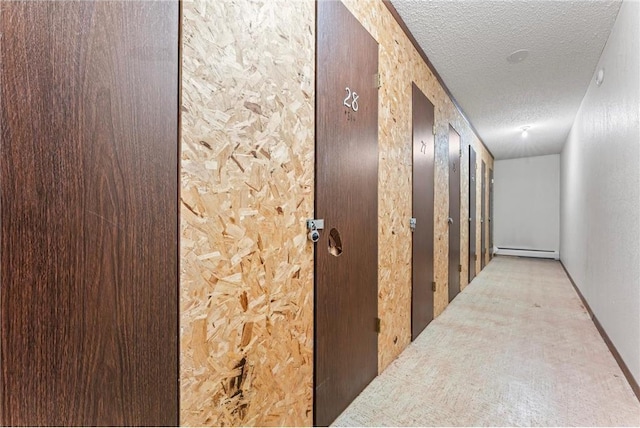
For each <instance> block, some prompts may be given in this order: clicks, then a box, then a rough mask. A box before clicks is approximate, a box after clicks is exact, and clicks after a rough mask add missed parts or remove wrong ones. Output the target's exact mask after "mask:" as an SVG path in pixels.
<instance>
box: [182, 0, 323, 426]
mask: <svg viewBox="0 0 640 428" xmlns="http://www.w3.org/2000/svg"><path fill="white" fill-rule="evenodd" d="M182 33H183V35H182V37H183V40H182V43H183V44H182V49H183V50H182V56H183V63H182V194H181V205H180V206H181V219H182V221H181V236H182V238H181V260H182V263H181V285H180V294H181V298H180V313H181V317H180V318H181V334H180V344H181V367H180V384H181V394H180V399H181V406H180V407H181V415H180V422H181V425H196V426H207V425H208V426H211V425H227V426H229V425H243V426H247V425H310V424H311V423H312V382H313V250H312V248H313V247H312V245H311V243H310V242H309V241H308V240H307V238H306V227H305V219H306V218H310V217H311V216H312V215H313V198H314V194H313V186H314V181H313V180H314V96H315V95H314V81H315V76H314V72H315V65H314V64H315V57H314V55H315V52H314V50H315V4H314V2H313V1H311V0H304V1H296V2H288V1H270V2H256V1H248V0H228V1H222V2H212V1H207V0H196V1H188V2H184V3H183V20H182Z"/></svg>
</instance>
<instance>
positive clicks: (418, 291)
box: [411, 83, 435, 340]
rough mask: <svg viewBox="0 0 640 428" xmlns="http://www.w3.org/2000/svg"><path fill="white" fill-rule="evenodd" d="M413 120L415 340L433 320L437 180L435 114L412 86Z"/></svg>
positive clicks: (413, 302) (413, 303) (413, 318)
mask: <svg viewBox="0 0 640 428" xmlns="http://www.w3.org/2000/svg"><path fill="white" fill-rule="evenodd" d="M412 88H413V97H412V100H413V101H412V111H413V113H412V118H413V195H412V196H413V218H415V220H416V227H415V230H414V232H413V243H412V263H411V273H412V299H411V338H412V340H413V339H415V338H416V337H418V335H419V334H420V333H421V332H422V330H424V328H425V327H426V326H427V325H428V324H429V323H430V322H431V320H433V288H432V287H433V180H434V165H433V164H434V155H435V145H434V135H433V123H434V111H433V104H432V103H431V101H429V99H428V98H427V96H426V95H425V94H423V93H422V91H421V90H420V89H418V87H417V86H416V85H415V83H414V84H413V85H412Z"/></svg>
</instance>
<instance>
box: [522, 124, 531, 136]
mask: <svg viewBox="0 0 640 428" xmlns="http://www.w3.org/2000/svg"><path fill="white" fill-rule="evenodd" d="M529 128H531V126H528V125H527V126H523V127H522V128H520V129H522V138H527V137H528V136H529Z"/></svg>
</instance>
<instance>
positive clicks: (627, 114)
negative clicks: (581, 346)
mask: <svg viewBox="0 0 640 428" xmlns="http://www.w3.org/2000/svg"><path fill="white" fill-rule="evenodd" d="M639 22H640V3H638V2H637V1H633V2H630V1H628V0H625V1H624V2H623V4H622V7H621V8H620V12H619V14H618V18H617V20H616V23H615V25H614V27H613V30H612V32H611V35H610V36H609V40H608V42H607V45H606V46H605V49H604V51H603V53H602V57H601V58H600V62H599V65H598V67H597V69H596V70H598V69H600V68H601V67H604V68H605V80H604V83H603V84H602V86H601V87H598V86H596V84H595V83H594V81H593V80H592V82H591V85H590V86H589V89H588V90H587V93H586V95H585V97H584V100H583V101H582V105H581V107H580V109H579V110H578V114H577V116H576V119H575V122H574V124H573V128H572V130H571V133H570V134H569V137H568V139H567V142H566V144H565V147H564V149H563V152H562V163H561V165H562V174H561V201H562V203H561V225H562V227H561V230H562V234H561V245H560V257H561V260H562V261H563V263H564V265H565V266H566V268H567V270H568V271H569V273H570V274H571V276H572V277H573V279H574V281H575V282H576V284H577V286H578V288H579V289H580V291H581V292H582V294H583V295H584V297H585V299H586V300H587V302H588V303H589V306H591V309H592V310H593V312H594V315H595V316H596V318H597V319H598V320H599V321H600V323H601V324H602V326H603V328H604V330H605V331H606V333H607V335H608V336H609V338H610V339H611V341H612V342H613V344H614V345H615V347H616V348H617V350H618V352H619V353H620V355H621V357H622V358H623V360H624V361H625V363H626V365H627V366H628V367H629V370H630V371H631V373H632V374H633V376H634V378H635V379H636V381H640V173H639V170H640V129H639V124H638V122H639V121H640V114H639V110H640V98H639V92H640V90H639V87H640V81H639V80H640V66H639V63H640V57H639V54H640V46H639V42H638V38H639V34H638V25H639V24H638V23H639Z"/></svg>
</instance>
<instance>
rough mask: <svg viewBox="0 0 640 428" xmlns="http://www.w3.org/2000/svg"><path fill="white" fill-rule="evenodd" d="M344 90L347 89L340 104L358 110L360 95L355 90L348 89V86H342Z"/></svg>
mask: <svg viewBox="0 0 640 428" xmlns="http://www.w3.org/2000/svg"><path fill="white" fill-rule="evenodd" d="M344 90H345V91H347V96H346V97H345V99H344V101H343V102H342V104H343V105H344V106H345V107H347V108H350V109H351V110H353V111H358V98H360V96H359V95H358V94H357V93H356V92H355V91H352V90H351V89H349V87H348V86H347V87H346V88H344Z"/></svg>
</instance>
